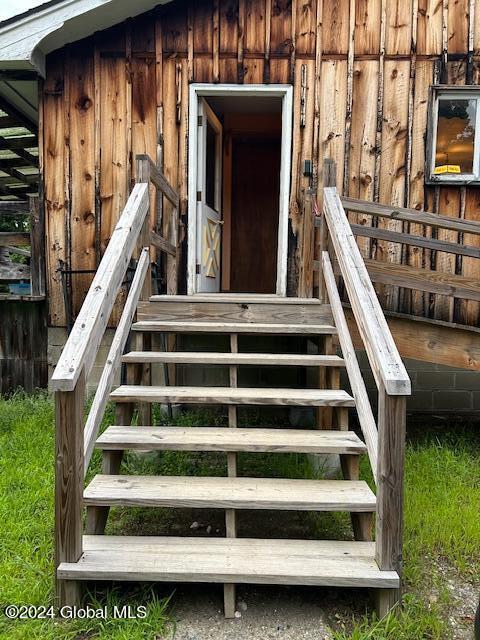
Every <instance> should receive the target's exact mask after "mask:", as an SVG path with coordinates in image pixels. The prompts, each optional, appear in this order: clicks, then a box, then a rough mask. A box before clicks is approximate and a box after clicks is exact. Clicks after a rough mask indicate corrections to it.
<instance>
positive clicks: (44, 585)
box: [0, 394, 172, 640]
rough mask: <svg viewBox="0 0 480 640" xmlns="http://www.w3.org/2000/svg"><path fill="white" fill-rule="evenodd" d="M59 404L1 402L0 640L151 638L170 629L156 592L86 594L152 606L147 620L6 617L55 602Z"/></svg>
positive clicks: (102, 602)
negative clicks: (10, 609) (9, 610)
mask: <svg viewBox="0 0 480 640" xmlns="http://www.w3.org/2000/svg"><path fill="white" fill-rule="evenodd" d="M53 486H54V428H53V403H52V401H51V399H50V398H48V397H47V395H46V394H37V395H35V396H31V397H28V396H25V395H23V394H17V395H15V396H13V397H11V398H10V399H9V400H3V399H0V542H1V544H0V576H1V580H0V609H1V611H2V612H1V613H0V638H1V639H2V640H27V639H28V640H70V639H72V640H73V639H75V640H86V639H87V638H92V639H93V638H95V639H98V640H147V639H148V640H152V639H153V638H155V636H161V635H164V634H166V633H167V632H168V631H169V630H170V629H171V628H172V627H171V624H170V619H169V616H168V612H167V605H168V602H167V600H166V599H165V598H158V597H157V596H156V594H155V591H154V590H152V589H148V590H145V589H141V588H139V587H137V586H133V587H132V588H131V589H127V590H124V591H121V590H119V589H109V588H105V589H103V590H98V591H96V592H93V593H87V594H86V597H85V603H86V604H88V605H90V606H91V607H94V608H99V607H107V608H108V611H112V609H113V607H114V606H115V605H116V606H119V607H122V606H123V605H131V606H134V607H136V606H139V605H142V606H146V607H147V614H146V617H145V619H143V620H142V619H138V620H118V619H114V618H113V617H109V618H108V619H107V620H94V621H82V620H75V621H71V622H70V621H58V620H51V619H46V620H25V621H24V620H18V621H11V620H7V619H6V617H5V616H4V615H3V609H4V607H5V606H6V605H8V604H13V605H18V606H21V605H26V604H29V605H35V606H46V607H49V606H50V605H52V604H53V603H54V600H53V569H54V566H53V527H54V523H53V513H54V509H53V507H54V504H53Z"/></svg>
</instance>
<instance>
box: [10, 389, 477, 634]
mask: <svg viewBox="0 0 480 640" xmlns="http://www.w3.org/2000/svg"><path fill="white" fill-rule="evenodd" d="M111 418H112V416H111V415H107V416H106V422H108V421H109V420H111ZM164 419H165V418H164V416H162V415H160V414H157V420H158V421H163V420H164ZM213 419H214V420H216V421H217V422H219V423H221V420H222V418H221V417H220V416H213ZM207 421H208V422H210V423H211V422H212V415H211V414H206V413H194V414H183V415H180V416H179V417H178V419H177V420H176V422H177V424H182V425H184V426H194V425H196V424H206V423H207ZM249 423H250V424H252V416H249ZM479 444H480V433H479V432H478V430H477V431H475V430H474V429H467V428H462V427H460V426H456V425H454V426H452V427H451V428H450V429H447V428H444V429H442V430H440V431H438V432H435V431H433V430H432V429H429V430H428V432H425V433H423V432H421V431H419V430H417V432H413V430H412V433H411V437H410V440H409V443H408V446H407V453H406V501H405V579H406V587H407V592H408V594H407V596H406V597H405V599H404V604H403V606H402V607H399V608H397V610H396V611H394V612H393V613H391V614H390V615H389V616H387V618H385V619H384V620H381V621H378V620H376V619H375V617H374V616H372V615H371V614H369V613H368V612H366V614H365V616H363V617H359V618H357V619H350V620H346V621H344V623H343V625H342V624H340V623H338V624H337V625H336V630H335V631H334V632H333V636H332V639H333V640H446V639H448V638H449V637H450V634H451V630H450V627H449V624H448V618H449V616H450V615H451V611H452V607H453V601H452V595H451V591H450V590H448V589H447V588H446V586H445V571H443V572H440V567H443V569H444V570H445V567H446V570H447V571H448V575H449V576H453V579H454V580H458V581H469V582H470V583H474V584H478V583H479V582H480V567H479V565H478V549H479V548H480V527H479V525H478V513H479V511H480V464H479V463H480V446H479ZM53 449H54V431H53V407H52V402H51V399H50V398H48V397H47V396H46V395H44V394H38V395H36V396H32V397H27V396H24V395H21V394H18V395H15V396H13V397H12V398H10V399H9V400H0V576H1V581H0V608H3V607H4V606H5V605H6V604H16V605H22V604H32V605H49V604H51V603H52V602H53V581H52V575H53V560H52V538H53V469H54V465H53ZM98 468H99V456H98V453H96V454H95V455H94V458H93V463H92V466H91V470H90V472H89V475H91V474H93V473H95V472H96V471H97V470H98ZM239 469H240V470H241V473H243V474H245V475H246V474H250V475H272V476H277V477H282V476H283V477H305V476H306V477H315V474H314V473H313V472H312V470H311V467H310V466H309V464H308V463H307V461H306V459H305V456H301V455H293V454H292V455H289V454H282V455H281V454H256V455H254V456H252V455H250V456H248V455H240V456H239ZM124 471H125V472H128V471H131V472H135V473H165V474H182V475H183V474H186V475H189V474H190V475H191V474H196V475H199V474H204V475H205V474H207V473H213V474H217V475H223V474H224V473H225V457H224V456H222V455H219V454H202V453H199V454H189V453H182V452H180V453H175V452H164V453H163V454H161V455H160V456H159V455H146V456H138V455H135V454H133V455H132V454H130V455H127V456H126V459H125V463H124ZM362 475H363V477H364V478H365V479H366V480H367V481H369V482H372V479H371V474H370V472H369V469H368V462H367V461H366V460H363V461H362ZM170 513H171V512H170ZM168 514H169V512H168V510H128V509H124V510H122V509H119V510H116V511H115V517H113V518H112V519H111V521H112V523H111V524H110V525H109V527H110V530H111V532H114V533H119V532H121V531H122V532H125V531H128V532H129V533H130V532H132V531H133V532H137V533H140V532H141V533H144V534H148V533H149V532H151V531H152V532H153V531H155V532H157V533H158V529H159V527H161V526H165V528H168V526H170V524H171V520H172V519H173V516H171V515H170V516H169V515H168ZM175 517H177V516H176V515H175ZM162 518H163V521H162ZM302 518H304V519H303V520H299V525H298V526H306V527H309V528H310V530H313V531H314V532H315V534H316V535H319V536H325V537H330V536H335V537H338V536H339V535H341V536H344V537H348V536H349V535H350V529H349V523H348V519H347V518H346V517H345V515H344V514H333V515H329V514H323V515H321V516H317V515H308V514H304V515H303V516H302ZM162 522H163V524H162ZM220 533H221V532H220ZM164 593H165V592H164ZM164 593H163V594H162V593H161V592H159V591H156V590H155V589H152V588H148V589H145V588H142V587H137V586H132V587H130V588H128V589H123V588H122V589H120V588H112V587H111V586H110V585H108V586H107V587H105V588H102V589H100V588H98V589H97V590H96V591H93V592H89V593H87V594H86V603H88V604H89V605H90V606H93V607H100V606H102V607H105V606H107V607H108V608H109V610H112V608H113V607H114V606H115V605H117V606H122V605H123V604H129V605H132V606H137V605H146V606H147V607H148V612H147V617H146V618H145V619H140V620H115V619H113V618H111V617H110V618H109V619H108V620H106V621H103V620H96V621H86V622H84V621H78V620H77V621H72V622H57V621H52V620H45V621H33V620H32V621H8V620H7V619H6V618H5V617H2V616H1V615H0V639H1V640H24V639H25V640H27V639H28V640H30V639H33V640H37V639H38V640H40V639H41V640H53V639H55V640H70V639H72V640H86V639H87V638H88V639H90V638H92V639H93V638H95V640H110V639H112V640H113V639H115V640H123V639H124V638H125V639H127V638H128V639H129V640H130V639H131V640H140V639H141V640H143V639H145V640H147V639H148V640H154V639H156V638H160V637H168V636H171V632H172V629H173V623H172V621H171V619H170V615H169V604H170V603H169V599H168V598H167V597H165V595H164ZM432 594H435V597H434V598H432Z"/></svg>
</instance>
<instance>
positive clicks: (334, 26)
mask: <svg viewBox="0 0 480 640" xmlns="http://www.w3.org/2000/svg"><path fill="white" fill-rule="evenodd" d="M349 5H350V1H349V0H337V2H328V1H327V0H324V7H323V27H322V34H323V53H324V54H329V53H346V51H348V31H349V29H348V25H349Z"/></svg>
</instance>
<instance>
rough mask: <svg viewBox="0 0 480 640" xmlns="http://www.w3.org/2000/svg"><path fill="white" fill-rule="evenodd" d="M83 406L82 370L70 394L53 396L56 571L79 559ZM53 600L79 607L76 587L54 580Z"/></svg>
mask: <svg viewBox="0 0 480 640" xmlns="http://www.w3.org/2000/svg"><path fill="white" fill-rule="evenodd" d="M84 403H85V372H84V370H82V371H81V372H80V374H79V376H78V380H77V383H76V385H75V388H74V390H73V391H67V392H57V393H56V394H55V423H56V442H55V566H56V567H58V566H59V565H60V564H61V563H62V562H77V561H78V560H79V558H80V556H81V555H82V534H83V411H84ZM57 577H58V576H57ZM57 599H58V603H59V604H60V605H79V604H80V586H79V584H78V583H75V582H65V581H63V580H61V579H57Z"/></svg>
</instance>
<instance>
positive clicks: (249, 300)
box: [150, 293, 322, 305]
mask: <svg viewBox="0 0 480 640" xmlns="http://www.w3.org/2000/svg"><path fill="white" fill-rule="evenodd" d="M150 301H151V302H167V303H169V304H175V303H177V302H183V303H187V304H190V303H197V302H199V303H209V304H211V303H220V302H225V303H231V304H278V305H282V304H293V305H295V304H311V305H321V304H322V303H321V302H320V300H319V299H318V298H293V297H289V298H287V297H284V296H277V295H276V294H275V293H271V294H269V293H266V294H265V293H248V294H247V293H197V294H194V295H191V296H188V295H177V296H168V295H156V296H151V297H150Z"/></svg>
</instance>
